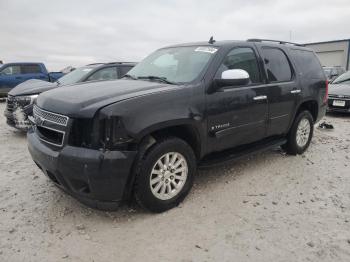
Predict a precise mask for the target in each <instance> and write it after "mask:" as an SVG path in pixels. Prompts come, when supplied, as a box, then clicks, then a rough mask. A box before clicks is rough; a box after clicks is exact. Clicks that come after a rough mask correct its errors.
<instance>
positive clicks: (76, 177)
mask: <svg viewBox="0 0 350 262" xmlns="http://www.w3.org/2000/svg"><path fill="white" fill-rule="evenodd" d="M327 90H328V83H327V80H326V77H325V75H324V72H323V70H322V67H321V65H320V63H319V61H318V59H317V58H316V56H315V54H314V52H313V51H311V50H310V49H307V48H305V47H302V46H299V45H297V44H292V43H286V42H280V41H277V42H276V41H272V40H261V39H251V40H248V41H222V42H215V41H214V40H213V39H211V40H210V41H209V43H208V42H200V43H191V44H183V45H176V46H170V47H166V48H162V49H159V50H158V51H155V52H154V53H152V54H151V55H150V56H148V57H146V58H145V59H144V60H143V61H142V62H141V63H139V64H138V65H137V66H135V67H134V68H133V69H132V70H131V71H129V72H128V74H127V75H126V76H125V77H124V78H123V79H121V80H116V81H108V82H97V83H86V84H81V85H79V86H76V87H75V88H69V89H67V88H57V89H55V90H52V91H48V92H45V93H43V94H41V95H39V97H38V99H37V101H36V105H35V107H34V119H35V126H34V128H33V129H31V130H30V131H29V133H28V143H29V146H28V147H29V151H30V153H31V156H32V158H33V160H34V162H35V163H36V164H37V165H38V167H39V168H40V169H41V170H42V171H43V172H44V173H45V174H46V175H47V176H48V177H49V178H50V179H51V180H52V181H53V182H54V183H55V184H56V185H57V186H59V187H60V188H61V189H63V190H65V191H66V192H68V193H69V194H71V195H73V196H74V197H76V198H77V199H79V200H80V201H82V202H83V203H86V204H88V205H90V206H93V207H96V208H101V209H113V208H114V207H115V206H117V204H118V203H120V202H121V201H123V200H129V199H131V198H132V196H134V197H135V199H136V200H137V202H138V203H139V204H140V205H141V206H143V207H145V208H146V209H148V210H151V211H153V212H162V211H165V210H168V209H170V208H172V207H175V206H176V205H178V204H179V203H180V202H181V201H182V200H183V199H184V198H185V197H186V195H187V194H188V193H189V191H190V189H191V187H192V184H193V180H194V175H195V172H196V168H197V167H205V166H212V165H215V164H218V163H222V161H226V160H231V159H234V158H237V157H240V156H242V155H244V154H247V153H251V152H256V151H261V150H264V149H267V148H271V147H276V146H282V148H283V149H284V150H285V151H286V152H287V153H289V154H293V155H295V154H302V153H303V152H304V151H305V150H306V149H307V148H308V146H309V144H310V141H311V138H312V134H313V128H314V123H315V122H317V121H319V120H320V118H322V117H323V116H324V114H325V111H326V107H327Z"/></svg>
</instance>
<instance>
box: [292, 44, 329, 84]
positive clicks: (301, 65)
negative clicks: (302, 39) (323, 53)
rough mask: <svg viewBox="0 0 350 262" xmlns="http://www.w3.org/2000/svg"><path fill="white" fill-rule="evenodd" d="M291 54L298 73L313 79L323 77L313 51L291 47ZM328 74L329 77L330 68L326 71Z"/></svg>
mask: <svg viewBox="0 0 350 262" xmlns="http://www.w3.org/2000/svg"><path fill="white" fill-rule="evenodd" d="M291 54H292V55H293V57H294V59H295V61H296V64H297V66H298V71H300V73H302V74H303V76H305V77H308V78H314V79H323V78H324V75H323V70H322V67H321V64H320V62H319V61H318V59H317V57H316V55H315V54H314V53H313V52H311V51H306V50H299V49H292V50H291ZM326 70H328V69H326ZM326 70H325V71H326ZM326 73H327V71H326ZM328 75H329V77H331V70H329V71H328Z"/></svg>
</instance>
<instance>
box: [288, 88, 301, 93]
mask: <svg viewBox="0 0 350 262" xmlns="http://www.w3.org/2000/svg"><path fill="white" fill-rule="evenodd" d="M290 92H291V93H292V94H299V93H300V92H301V90H300V89H294V90H292V91H290Z"/></svg>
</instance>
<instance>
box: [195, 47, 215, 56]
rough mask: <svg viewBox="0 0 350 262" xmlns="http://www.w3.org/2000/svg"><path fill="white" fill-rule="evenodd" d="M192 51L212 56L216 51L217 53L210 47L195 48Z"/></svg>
mask: <svg viewBox="0 0 350 262" xmlns="http://www.w3.org/2000/svg"><path fill="white" fill-rule="evenodd" d="M194 51H196V52H205V53H211V54H214V53H215V52H216V51H218V49H217V48H214V47H211V46H200V47H197V48H196V49H195V50H194Z"/></svg>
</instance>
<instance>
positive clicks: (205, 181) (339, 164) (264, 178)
mask: <svg viewBox="0 0 350 262" xmlns="http://www.w3.org/2000/svg"><path fill="white" fill-rule="evenodd" d="M4 107H5V104H4V103H1V104H0V112H3V110H4ZM326 120H327V121H328V122H330V123H332V124H333V125H334V127H335V129H334V130H320V129H318V128H316V129H315V136H314V139H313V142H312V144H311V146H310V148H309V150H308V151H307V152H306V153H305V154H304V155H302V156H287V155H285V154H283V152H281V151H280V150H272V151H268V152H265V153H262V154H258V155H254V156H250V157H246V158H243V159H241V160H239V161H235V162H233V163H230V164H227V165H224V166H222V167H216V168H212V169H209V170H205V171H200V172H198V175H197V178H196V182H195V185H194V188H193V190H192V191H191V193H190V195H189V196H188V197H187V199H186V200H185V201H184V202H183V203H182V204H181V205H180V206H179V207H178V208H175V209H173V210H170V211H168V212H165V213H163V214H150V213H147V212H145V211H143V210H140V209H139V208H137V207H122V208H120V210H119V211H116V212H102V211H97V210H93V209H90V208H87V207H85V206H83V205H81V204H80V203H78V202H77V201H76V200H74V199H72V198H71V197H70V196H68V195H66V194H64V193H63V192H61V191H60V190H59V189H57V188H56V187H55V186H53V185H52V183H51V182H50V181H49V180H48V179H47V178H46V177H45V176H44V175H43V174H42V173H41V172H40V171H39V170H38V168H37V167H36V166H35V165H34V163H33V162H32V161H31V158H30V156H29V153H28V151H27V145H26V138H25V136H24V135H23V134H21V133H19V132H17V131H15V130H13V129H11V128H9V127H7V125H6V124H5V119H4V117H3V116H2V115H1V117H0V145H1V146H0V150H1V154H0V261H10V262H13V261H14V262H16V261H350V172H349V170H350V167H349V165H350V163H349V158H350V147H349V146H350V116H340V115H331V116H327V117H326Z"/></svg>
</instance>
